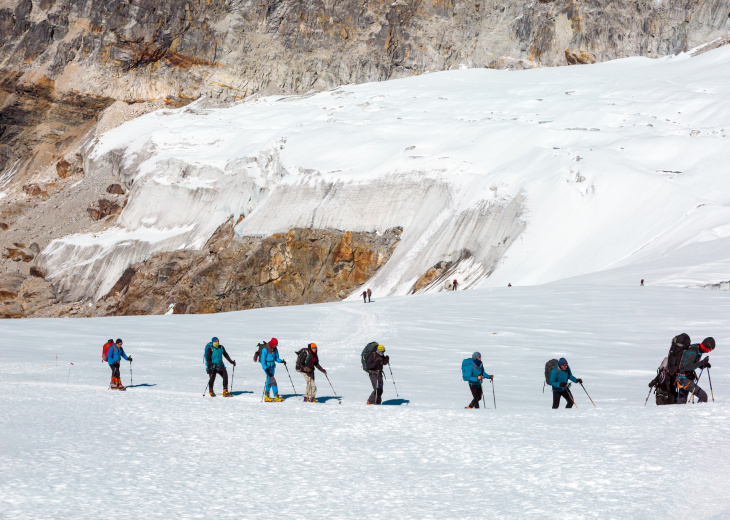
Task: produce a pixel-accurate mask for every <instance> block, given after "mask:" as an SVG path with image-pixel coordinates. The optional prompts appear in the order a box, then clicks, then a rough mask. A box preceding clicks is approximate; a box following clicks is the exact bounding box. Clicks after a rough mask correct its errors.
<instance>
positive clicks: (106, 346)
mask: <svg viewBox="0 0 730 520" xmlns="http://www.w3.org/2000/svg"><path fill="white" fill-rule="evenodd" d="M112 345H114V342H113V341H107V342H106V343H104V346H103V347H101V359H103V360H104V361H107V362H108V361H109V347H111V346H112Z"/></svg>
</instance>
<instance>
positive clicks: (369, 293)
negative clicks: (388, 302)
mask: <svg viewBox="0 0 730 520" xmlns="http://www.w3.org/2000/svg"><path fill="white" fill-rule="evenodd" d="M367 293H368V303H370V296H372V294H373V291H371V290H370V289H369V288H368V290H367Z"/></svg>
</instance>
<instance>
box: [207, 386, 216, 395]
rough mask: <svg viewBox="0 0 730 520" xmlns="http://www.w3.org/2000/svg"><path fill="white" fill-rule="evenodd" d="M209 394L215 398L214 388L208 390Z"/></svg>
mask: <svg viewBox="0 0 730 520" xmlns="http://www.w3.org/2000/svg"><path fill="white" fill-rule="evenodd" d="M208 394H209V395H210V396H211V397H215V392H214V391H213V389H212V388H211V389H210V390H208Z"/></svg>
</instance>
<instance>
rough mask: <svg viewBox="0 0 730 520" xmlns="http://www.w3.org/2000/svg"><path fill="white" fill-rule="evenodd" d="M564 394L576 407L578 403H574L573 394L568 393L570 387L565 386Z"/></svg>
mask: <svg viewBox="0 0 730 520" xmlns="http://www.w3.org/2000/svg"><path fill="white" fill-rule="evenodd" d="M565 395H567V396H568V397H569V398H570V402H571V403H573V406H575V407H576V408H578V405H577V404H575V399H573V394H571V393H570V389H569V388H566V389H565Z"/></svg>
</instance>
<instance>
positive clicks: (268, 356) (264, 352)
mask: <svg viewBox="0 0 730 520" xmlns="http://www.w3.org/2000/svg"><path fill="white" fill-rule="evenodd" d="M278 345H279V340H278V339H276V338H271V340H269V342H268V343H264V344H263V345H262V348H261V357H260V360H261V368H263V369H264V373H265V374H266V386H264V401H266V402H267V403H271V402H279V401H283V400H284V398H283V397H279V386H278V385H277V383H276V377H274V374H275V373H276V364H277V363H284V364H285V365H286V361H284V360H283V359H281V358H279V351H278V349H277V348H276V347H277V346H278ZM269 390H272V391H273V392H274V397H270V396H269Z"/></svg>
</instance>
